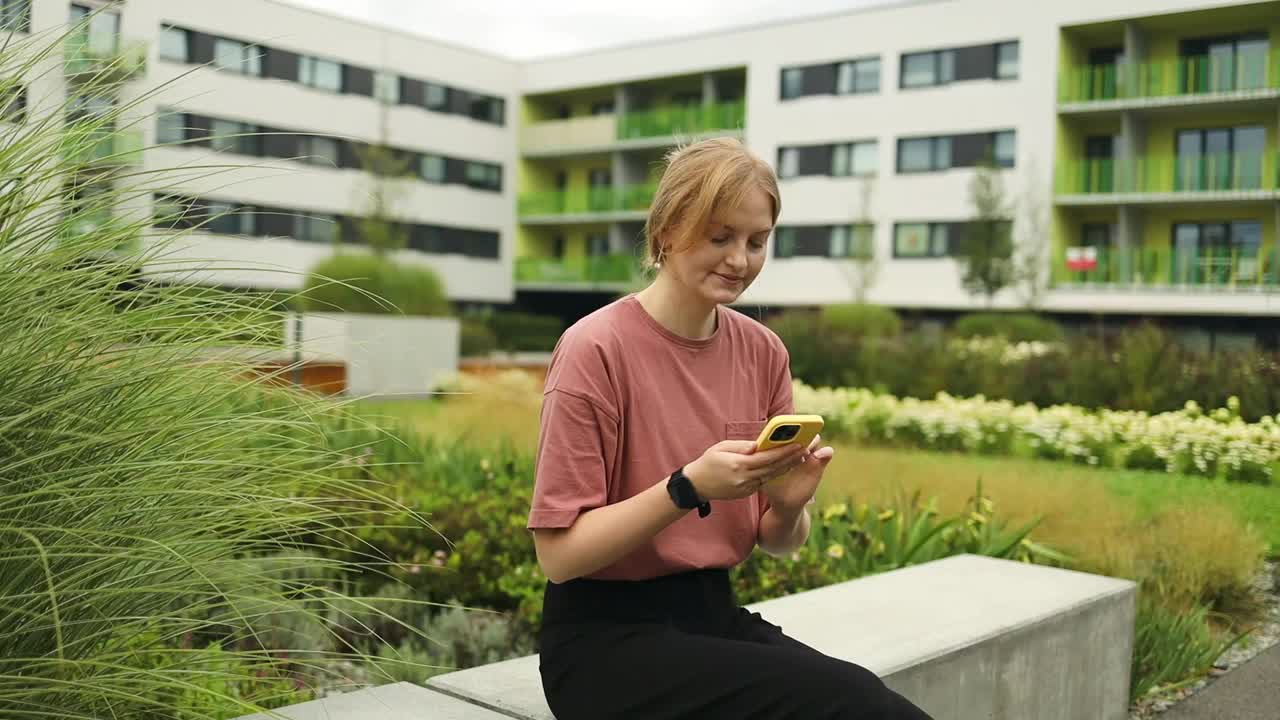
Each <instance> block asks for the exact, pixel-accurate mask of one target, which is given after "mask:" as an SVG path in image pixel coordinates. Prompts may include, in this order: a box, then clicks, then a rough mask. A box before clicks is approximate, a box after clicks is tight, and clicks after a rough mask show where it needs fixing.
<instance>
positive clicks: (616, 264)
mask: <svg viewBox="0 0 1280 720" xmlns="http://www.w3.org/2000/svg"><path fill="white" fill-rule="evenodd" d="M641 277H642V272H641V270H640V263H639V261H638V260H637V259H636V257H635V256H634V255H624V254H616V255H592V256H581V257H574V258H565V259H554V258H538V257H522V258H516V281H517V282H543V283H559V284H566V285H572V284H604V283H610V284H630V283H635V282H638V281H639V280H640V279H641Z"/></svg>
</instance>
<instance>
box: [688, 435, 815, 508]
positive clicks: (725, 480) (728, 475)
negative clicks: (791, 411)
mask: <svg viewBox="0 0 1280 720" xmlns="http://www.w3.org/2000/svg"><path fill="white" fill-rule="evenodd" d="M805 454H806V453H805V449H804V448H802V447H800V446H799V445H784V446H782V447H776V448H770V449H768V450H756V444H755V442H754V441H752V440H724V441H722V442H718V443H716V444H715V445H712V446H711V447H709V448H707V450H706V452H704V453H702V457H700V458H698V459H697V460H694V461H693V462H691V463H689V464H688V465H685V466H684V474H685V476H686V477H688V478H689V481H690V482H691V483H693V488H694V490H696V491H697V492H698V497H700V498H702V499H703V500H736V499H738V498H744V497H748V496H750V495H752V494H754V493H756V492H757V491H759V490H760V488H761V486H762V485H764V483H766V482H768V481H769V480H772V479H773V478H776V477H780V476H782V475H785V474H786V473H787V472H790V471H792V470H793V469H795V468H797V467H799V465H800V463H801V459H802V458H803V457H804V455H805Z"/></svg>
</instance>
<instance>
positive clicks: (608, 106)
mask: <svg viewBox="0 0 1280 720" xmlns="http://www.w3.org/2000/svg"><path fill="white" fill-rule="evenodd" d="M612 112H613V101H612V100H601V101H599V102H595V103H592V104H591V114H592V115H608V114H610V113H612Z"/></svg>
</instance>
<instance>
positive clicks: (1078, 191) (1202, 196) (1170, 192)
mask: <svg viewBox="0 0 1280 720" xmlns="http://www.w3.org/2000/svg"><path fill="white" fill-rule="evenodd" d="M1057 194H1058V198H1059V203H1060V204H1085V205H1088V204H1108V203H1116V202H1151V203H1159V202H1178V201H1183V200H1195V201H1204V200H1268V199H1280V153H1274V152H1272V153H1258V152H1254V153H1222V154H1203V155H1189V156H1187V155H1184V156H1176V157H1175V156H1171V155H1165V156H1143V157H1138V158H1133V159H1118V158H1091V159H1083V160H1070V161H1067V162H1064V163H1060V164H1059V165H1058V177H1057Z"/></svg>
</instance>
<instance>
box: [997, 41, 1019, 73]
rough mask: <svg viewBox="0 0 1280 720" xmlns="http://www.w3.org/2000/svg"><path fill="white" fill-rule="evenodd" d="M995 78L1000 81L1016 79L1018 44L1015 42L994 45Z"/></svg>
mask: <svg viewBox="0 0 1280 720" xmlns="http://www.w3.org/2000/svg"><path fill="white" fill-rule="evenodd" d="M996 78H997V79H1000V80H1016V79H1017V78H1018V43H1017V42H1016V41H1014V42H1006V43H1000V44H999V45H996Z"/></svg>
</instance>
